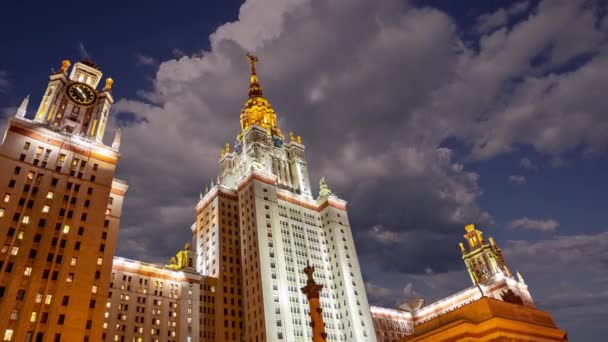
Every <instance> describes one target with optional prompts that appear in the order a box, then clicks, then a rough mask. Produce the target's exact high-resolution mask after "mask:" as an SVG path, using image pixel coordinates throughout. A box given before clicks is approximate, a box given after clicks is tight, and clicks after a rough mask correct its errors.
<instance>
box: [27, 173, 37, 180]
mask: <svg viewBox="0 0 608 342" xmlns="http://www.w3.org/2000/svg"><path fill="white" fill-rule="evenodd" d="M35 176H36V174H35V173H34V171H30V172H28V173H27V179H29V180H32V179H34V177H35Z"/></svg>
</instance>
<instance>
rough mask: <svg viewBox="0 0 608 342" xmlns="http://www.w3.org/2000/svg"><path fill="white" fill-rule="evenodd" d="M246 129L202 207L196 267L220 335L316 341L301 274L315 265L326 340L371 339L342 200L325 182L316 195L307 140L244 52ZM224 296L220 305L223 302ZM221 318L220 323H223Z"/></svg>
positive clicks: (195, 229) (226, 152) (225, 155)
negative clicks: (285, 122)
mask: <svg viewBox="0 0 608 342" xmlns="http://www.w3.org/2000/svg"><path fill="white" fill-rule="evenodd" d="M248 61H249V64H250V82H249V91H248V98H247V100H246V102H245V105H244V106H243V109H242V111H241V114H240V123H241V131H240V132H239V133H238V134H237V137H236V141H235V142H234V144H233V145H232V146H233V148H232V149H231V148H230V145H229V144H228V145H227V146H226V147H225V148H222V149H221V153H220V160H219V179H218V182H217V184H214V183H212V184H211V187H210V188H208V189H207V190H206V191H205V193H204V194H203V196H202V199H201V200H200V201H199V202H198V204H197V205H196V212H197V219H196V224H195V225H193V226H192V234H193V244H194V246H195V250H196V260H197V261H196V268H197V270H198V271H199V272H201V273H202V274H203V275H205V276H210V277H217V278H218V292H217V293H216V296H217V299H218V301H220V302H223V303H225V304H224V307H222V308H221V311H220V312H219V314H220V315H219V316H218V319H219V320H220V324H216V327H217V329H218V330H217V332H216V337H218V338H223V340H225V341H233V340H244V341H306V342H308V341H310V340H311V338H312V333H313V331H312V330H311V327H310V315H309V310H310V309H309V307H308V303H307V300H306V298H305V297H304V295H303V294H302V293H301V292H300V291H299V289H300V288H301V287H303V286H305V285H306V284H307V278H306V277H305V276H304V275H303V274H302V273H301V272H299V271H298V270H300V269H301V268H302V267H305V266H306V265H307V261H310V263H311V266H313V267H314V269H315V270H316V272H317V273H316V274H317V279H318V281H319V285H322V286H323V289H324V291H323V292H322V293H321V294H320V295H319V303H320V306H321V307H322V308H323V318H324V321H325V329H326V332H327V341H366V342H368V341H372V342H373V341H375V340H376V337H375V334H374V330H373V323H372V319H371V314H370V309H369V304H368V302H367V296H366V294H365V287H364V282H363V279H362V276H361V270H360V268H359V262H358V259H357V254H356V250H355V245H354V241H353V237H352V233H351V230H350V225H349V221H348V214H347V210H346V201H344V200H342V199H340V198H338V197H337V196H336V195H335V194H333V193H332V192H331V191H330V190H329V186H327V183H326V182H324V183H323V184H324V185H323V187H322V190H321V193H320V195H319V196H318V197H317V198H314V197H313V193H312V190H311V186H310V180H309V175H308V164H307V162H306V159H305V146H304V144H303V143H302V138H301V137H299V136H297V137H296V136H295V135H294V134H293V133H290V134H289V139H287V138H286V137H285V135H284V134H283V132H282V130H281V129H280V128H279V126H278V120H277V114H276V112H275V110H274V109H273V107H272V105H271V104H270V102H269V101H268V100H267V99H266V98H265V97H264V94H263V91H262V87H261V85H260V82H259V79H258V73H257V68H256V66H257V62H258V59H257V58H256V57H254V56H253V55H251V54H248ZM222 297H223V298H222ZM221 315H223V316H221Z"/></svg>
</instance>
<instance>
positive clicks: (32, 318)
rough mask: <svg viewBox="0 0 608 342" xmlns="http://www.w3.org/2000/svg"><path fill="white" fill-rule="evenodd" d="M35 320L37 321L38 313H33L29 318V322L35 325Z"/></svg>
mask: <svg viewBox="0 0 608 342" xmlns="http://www.w3.org/2000/svg"><path fill="white" fill-rule="evenodd" d="M37 320H38V312H36V311H33V312H32V315H31V316H30V322H32V323H36V321H37Z"/></svg>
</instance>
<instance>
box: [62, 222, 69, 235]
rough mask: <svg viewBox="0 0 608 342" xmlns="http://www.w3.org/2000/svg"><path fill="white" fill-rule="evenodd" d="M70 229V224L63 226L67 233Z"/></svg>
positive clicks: (64, 231)
mask: <svg viewBox="0 0 608 342" xmlns="http://www.w3.org/2000/svg"><path fill="white" fill-rule="evenodd" d="M69 231H70V226H69V225H67V224H66V225H65V226H63V234H67V233H68V232H69Z"/></svg>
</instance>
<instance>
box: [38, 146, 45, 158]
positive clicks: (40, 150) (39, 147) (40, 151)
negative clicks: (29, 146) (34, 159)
mask: <svg viewBox="0 0 608 342" xmlns="http://www.w3.org/2000/svg"><path fill="white" fill-rule="evenodd" d="M43 151H44V149H43V148H42V147H41V146H38V147H36V155H37V156H39V155H41V154H42V152H43Z"/></svg>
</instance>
